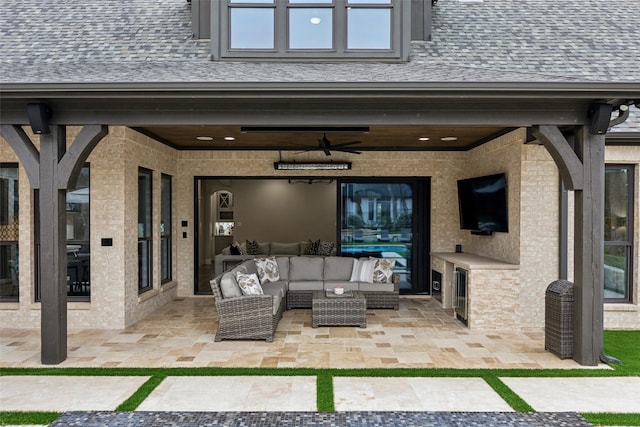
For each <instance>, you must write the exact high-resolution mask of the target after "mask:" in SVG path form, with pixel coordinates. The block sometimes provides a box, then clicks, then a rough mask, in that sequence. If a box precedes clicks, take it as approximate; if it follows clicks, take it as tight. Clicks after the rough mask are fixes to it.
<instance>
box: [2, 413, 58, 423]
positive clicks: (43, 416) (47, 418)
mask: <svg viewBox="0 0 640 427" xmlns="http://www.w3.org/2000/svg"><path fill="white" fill-rule="evenodd" d="M60 415H62V413H60V412H14V411H5V412H0V426H8V425H24V424H31V425H34V424H41V425H49V424H51V423H52V422H54V421H55V420H57V419H58V417H60Z"/></svg>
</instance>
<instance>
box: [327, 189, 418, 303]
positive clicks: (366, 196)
mask: <svg viewBox="0 0 640 427" xmlns="http://www.w3.org/2000/svg"><path fill="white" fill-rule="evenodd" d="M429 188H430V182H429V180H428V179H416V178H407V179H393V178H375V179H374V178H368V179H345V180H342V181H341V182H340V189H339V193H338V199H339V200H338V218H339V221H340V235H339V236H338V241H339V245H340V253H341V254H342V255H347V256H354V257H369V256H372V257H380V258H393V259H395V260H396V265H395V268H394V271H395V272H396V273H399V274H400V280H401V282H400V289H401V292H402V293H428V292H429V287H428V286H427V284H428V270H429V269H428V268H427V267H428V259H429V258H428V255H429V215H428V213H429V209H428V203H429V198H430V197H429Z"/></svg>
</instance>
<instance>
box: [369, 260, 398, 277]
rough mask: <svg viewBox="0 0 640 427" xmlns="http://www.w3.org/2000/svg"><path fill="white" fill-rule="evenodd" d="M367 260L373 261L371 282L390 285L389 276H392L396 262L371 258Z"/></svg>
mask: <svg viewBox="0 0 640 427" xmlns="http://www.w3.org/2000/svg"><path fill="white" fill-rule="evenodd" d="M369 259H370V260H374V261H375V265H374V267H373V282H374V283H391V276H393V267H395V265H396V260H395V259H388V258H373V257H371V258H369Z"/></svg>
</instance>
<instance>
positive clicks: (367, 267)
mask: <svg viewBox="0 0 640 427" xmlns="http://www.w3.org/2000/svg"><path fill="white" fill-rule="evenodd" d="M375 266H376V260H371V259H366V260H360V259H355V260H353V270H351V278H350V279H349V280H350V281H351V282H367V283H373V269H374V268H375Z"/></svg>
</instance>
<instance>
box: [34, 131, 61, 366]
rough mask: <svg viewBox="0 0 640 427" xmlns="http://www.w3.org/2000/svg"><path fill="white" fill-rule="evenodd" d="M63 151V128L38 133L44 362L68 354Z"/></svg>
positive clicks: (41, 339)
mask: <svg viewBox="0 0 640 427" xmlns="http://www.w3.org/2000/svg"><path fill="white" fill-rule="evenodd" d="M65 151H66V128H65V127H64V126H51V133H50V134H46V135H41V137H40V177H41V180H40V192H39V199H40V248H41V250H40V295H41V313H40V314H41V318H40V325H41V326H40V327H41V334H40V341H41V349H42V353H41V359H42V363H43V364H45V365H52V364H58V363H60V362H62V361H63V360H65V359H66V358H67V285H66V283H67V281H66V275H67V257H66V253H67V250H66V243H67V236H66V233H65V230H66V218H67V212H66V193H67V192H66V190H65V189H59V188H58V182H59V181H60V176H59V168H58V163H59V162H60V160H61V159H62V157H63V156H64V154H65Z"/></svg>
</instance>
